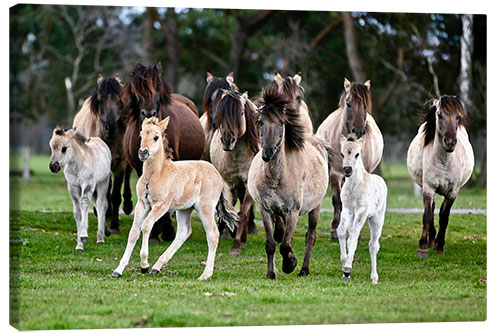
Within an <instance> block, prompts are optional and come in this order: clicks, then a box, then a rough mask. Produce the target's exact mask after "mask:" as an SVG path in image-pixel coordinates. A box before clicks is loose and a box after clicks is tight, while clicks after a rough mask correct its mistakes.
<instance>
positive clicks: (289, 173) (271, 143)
mask: <svg viewBox="0 0 500 333" xmlns="http://www.w3.org/2000/svg"><path fill="white" fill-rule="evenodd" d="M257 105H258V110H259V118H258V125H259V127H260V143H261V145H262V150H261V151H259V152H258V153H257V155H255V157H254V159H253V161H252V164H251V166H250V170H249V171H248V191H249V192H250V195H251V196H252V198H253V199H254V200H255V202H257V203H258V204H259V208H260V213H261V216H262V221H263V222H264V228H265V230H266V253H267V277H268V278H269V279H275V278H276V272H275V268H274V252H275V249H276V244H275V241H277V242H280V243H281V245H280V253H281V255H282V257H283V266H282V269H283V272H285V273H287V274H290V273H291V272H293V270H294V269H295V267H296V266H297V257H296V256H295V255H294V254H293V251H292V237H293V232H294V230H295V227H296V225H297V220H298V218H299V216H301V215H304V214H309V224H308V229H307V233H306V249H305V255H304V262H303V265H302V268H301V270H300V273H299V276H303V275H308V274H309V263H310V259H311V254H312V248H313V246H314V243H315V241H316V225H317V223H318V220H319V215H320V208H321V201H322V199H323V197H324V196H325V194H326V191H327V189H328V168H329V161H330V157H331V154H330V152H329V150H330V149H329V148H328V147H327V145H326V144H325V143H324V141H322V140H320V139H318V138H317V137H315V136H312V135H309V134H306V133H305V132H304V126H303V123H302V119H301V117H300V113H299V111H298V110H297V109H291V108H289V107H288V106H289V105H290V100H287V99H285V98H284V96H283V95H282V94H280V93H279V92H278V91H277V89H276V87H275V86H273V85H271V86H270V87H267V88H265V89H264V91H263V92H262V96H261V98H260V100H259V101H258V102H257ZM278 217H280V218H281V219H282V220H283V221H284V222H285V223H284V224H285V225H284V227H283V226H282V225H280V222H279V219H278ZM273 222H274V224H275V228H276V230H275V231H274V234H273V226H272V224H273ZM283 229H285V230H283ZM283 233H284V234H283Z"/></svg>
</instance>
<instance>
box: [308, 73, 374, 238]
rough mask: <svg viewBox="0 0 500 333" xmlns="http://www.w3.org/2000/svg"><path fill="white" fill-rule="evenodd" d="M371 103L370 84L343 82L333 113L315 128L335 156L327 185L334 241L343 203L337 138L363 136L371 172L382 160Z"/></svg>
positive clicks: (367, 165)
mask: <svg viewBox="0 0 500 333" xmlns="http://www.w3.org/2000/svg"><path fill="white" fill-rule="evenodd" d="M371 111H372V101H371V93H370V81H369V80H368V81H366V82H365V83H364V84H360V83H356V82H352V83H351V82H349V80H347V79H344V91H343V92H342V95H341V97H340V102H339V108H338V109H337V110H335V111H334V112H332V113H331V114H330V115H329V116H328V117H327V118H326V119H325V120H324V121H323V122H322V123H321V125H320V126H319V127H318V131H317V132H316V134H317V135H318V136H319V137H321V138H323V139H325V140H326V142H327V143H328V144H329V145H330V147H331V148H332V150H333V153H334V163H333V167H332V168H330V184H331V187H332V203H333V207H334V215H333V220H332V225H331V232H330V236H331V238H337V227H338V225H339V223H340V213H341V211H342V201H341V198H340V189H341V187H342V183H343V181H344V174H343V173H342V155H341V152H340V138H341V137H342V135H344V136H345V137H347V138H351V139H360V138H361V137H363V136H366V138H365V140H364V143H363V147H362V150H361V157H362V158H363V165H364V167H365V169H366V171H368V172H370V173H371V172H373V170H375V168H376V167H377V165H378V164H379V163H380V161H381V160H382V151H383V149H384V139H383V137H382V133H381V132H380V129H379V128H378V126H377V123H376V122H375V119H373V117H372V115H371Z"/></svg>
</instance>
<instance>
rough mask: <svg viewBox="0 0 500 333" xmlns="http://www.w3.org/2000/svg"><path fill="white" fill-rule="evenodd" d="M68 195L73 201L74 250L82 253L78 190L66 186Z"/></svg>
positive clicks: (75, 187) (76, 187)
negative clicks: (74, 224)
mask: <svg viewBox="0 0 500 333" xmlns="http://www.w3.org/2000/svg"><path fill="white" fill-rule="evenodd" d="M68 190H69V194H70V196H71V199H72V200H73V216H74V218H75V223H76V248H75V250H77V251H83V243H82V242H81V241H80V223H81V220H82V212H81V210H80V188H79V187H78V186H72V185H69V184H68Z"/></svg>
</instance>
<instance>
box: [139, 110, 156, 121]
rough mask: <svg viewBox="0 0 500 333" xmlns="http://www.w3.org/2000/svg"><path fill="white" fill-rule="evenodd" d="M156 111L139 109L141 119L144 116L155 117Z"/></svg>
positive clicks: (144, 117)
mask: <svg viewBox="0 0 500 333" xmlns="http://www.w3.org/2000/svg"><path fill="white" fill-rule="evenodd" d="M157 115H158V112H156V110H141V120H144V119H146V118H152V117H157Z"/></svg>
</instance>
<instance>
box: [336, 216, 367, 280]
mask: <svg viewBox="0 0 500 333" xmlns="http://www.w3.org/2000/svg"><path fill="white" fill-rule="evenodd" d="M367 215H368V213H367V209H366V208H361V209H358V210H357V211H356V213H354V220H353V223H352V224H351V227H350V228H349V230H348V231H349V237H348V239H347V249H348V253H347V257H346V259H345V261H344V264H343V267H342V270H343V271H344V276H346V277H349V276H350V274H351V271H352V261H353V260H354V254H355V253H356V248H357V247H358V237H359V233H360V232H361V229H362V228H363V225H364V224H365V221H366V217H367Z"/></svg>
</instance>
